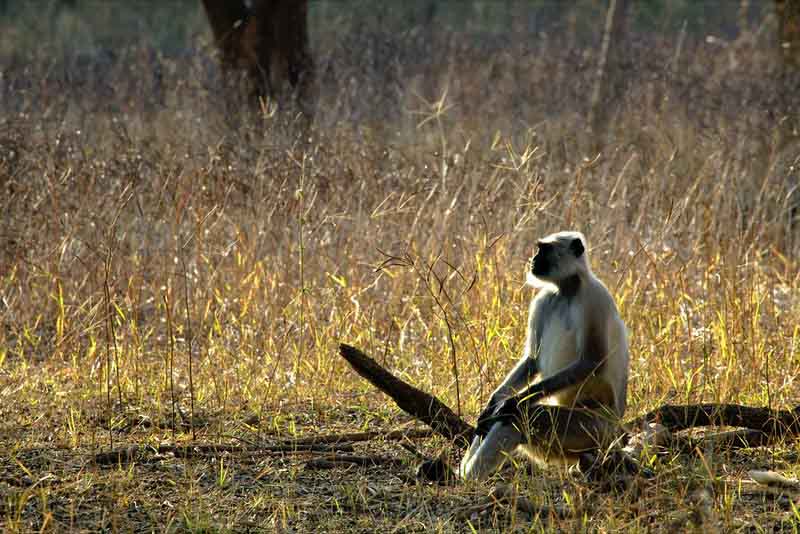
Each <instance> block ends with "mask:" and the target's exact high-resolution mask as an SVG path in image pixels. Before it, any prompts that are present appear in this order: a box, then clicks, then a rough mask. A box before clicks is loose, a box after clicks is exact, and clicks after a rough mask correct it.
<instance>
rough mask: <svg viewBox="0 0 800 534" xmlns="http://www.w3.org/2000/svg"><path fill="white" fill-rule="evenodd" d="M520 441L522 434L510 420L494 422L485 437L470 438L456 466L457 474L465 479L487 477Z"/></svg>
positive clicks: (522, 439)
mask: <svg viewBox="0 0 800 534" xmlns="http://www.w3.org/2000/svg"><path fill="white" fill-rule="evenodd" d="M522 443H524V438H523V436H522V434H521V433H520V432H519V430H517V429H516V428H515V427H514V425H513V424H511V422H505V421H501V422H497V423H495V424H494V426H492V428H491V430H489V433H488V434H486V437H484V438H482V437H480V436H475V439H473V440H472V444H471V445H470V446H469V449H468V450H467V453H466V454H465V455H464V459H463V460H461V465H460V466H459V468H458V474H459V476H460V477H461V478H463V479H465V480H481V479H483V478H486V477H488V476H489V475H491V474H492V473H494V471H495V470H496V469H497V468H498V467H499V466H500V464H501V463H503V460H505V458H506V456H508V455H509V454H511V453H512V452H514V450H515V449H516V448H517V446H519V445H521V444H522Z"/></svg>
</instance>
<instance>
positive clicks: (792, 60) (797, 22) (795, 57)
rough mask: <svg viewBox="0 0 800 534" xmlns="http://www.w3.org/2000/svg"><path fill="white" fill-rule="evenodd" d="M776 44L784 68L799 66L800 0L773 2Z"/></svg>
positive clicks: (776, 0)
mask: <svg viewBox="0 0 800 534" xmlns="http://www.w3.org/2000/svg"><path fill="white" fill-rule="evenodd" d="M775 13H776V15H777V17H778V43H779V46H780V49H781V55H782V57H783V63H784V65H785V66H786V67H789V68H797V67H798V66H800V0H775Z"/></svg>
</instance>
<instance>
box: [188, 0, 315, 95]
mask: <svg viewBox="0 0 800 534" xmlns="http://www.w3.org/2000/svg"><path fill="white" fill-rule="evenodd" d="M203 7H204V8H205V11H206V15H207V16H208V21H209V23H210V25H211V30H212V32H213V34H214V41H215V42H216V44H217V47H218V48H219V50H220V53H221V55H222V64H223V67H224V68H225V69H226V70H237V69H242V70H244V71H245V72H246V73H247V75H248V78H249V79H250V81H251V83H252V84H253V89H254V95H255V96H257V97H265V96H270V97H274V98H279V99H280V97H281V96H283V95H285V94H287V93H291V92H295V93H296V95H297V97H298V100H299V101H300V103H301V106H305V105H306V104H308V103H309V102H308V99H309V98H310V86H311V81H312V80H311V76H312V62H311V53H310V50H309V39H308V23H307V18H308V0H254V1H253V2H252V8H251V9H248V8H247V6H246V5H245V3H244V2H243V1H242V0H203Z"/></svg>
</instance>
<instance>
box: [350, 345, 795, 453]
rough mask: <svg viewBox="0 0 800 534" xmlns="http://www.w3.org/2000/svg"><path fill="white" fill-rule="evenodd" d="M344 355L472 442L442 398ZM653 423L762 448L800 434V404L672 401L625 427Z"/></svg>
mask: <svg viewBox="0 0 800 534" xmlns="http://www.w3.org/2000/svg"><path fill="white" fill-rule="evenodd" d="M339 353H340V354H341V355H342V357H343V358H344V359H345V360H347V361H348V363H350V365H351V366H353V369H355V370H356V372H357V373H358V374H359V375H361V376H362V377H364V378H366V379H367V380H369V381H370V382H371V383H372V384H373V385H374V386H375V387H377V388H378V389H380V390H381V391H383V392H384V393H386V394H387V395H389V396H390V397H391V398H392V400H394V402H395V403H396V404H397V406H399V407H400V408H401V409H402V410H404V411H405V412H407V413H408V414H410V415H412V416H413V417H415V418H417V419H419V420H420V421H422V422H423V423H425V424H426V425H428V426H429V427H431V429H433V431H434V432H436V433H437V434H439V435H441V436H444V437H445V438H448V439H450V440H453V442H454V443H455V445H456V446H458V447H459V448H465V447H466V446H467V445H468V444H469V440H470V439H471V437H472V434H473V433H474V428H473V427H472V426H470V425H469V424H468V423H466V422H465V421H464V420H463V419H461V418H460V417H459V416H457V415H456V414H455V413H453V411H452V410H451V409H450V408H449V407H447V405H445V404H444V403H443V402H442V401H440V400H439V399H437V398H436V397H434V396H432V395H429V394H428V393H425V392H424V391H420V390H419V389H417V388H415V387H414V386H412V385H410V384H407V383H406V382H404V381H403V380H400V379H399V378H397V377H395V376H394V375H392V374H391V373H390V372H389V371H387V370H386V369H384V368H383V367H381V366H380V364H378V363H377V362H376V361H375V360H373V359H372V358H370V357H369V356H367V355H366V354H364V353H363V352H361V351H360V350H358V349H356V348H355V347H351V346H350V345H345V344H341V345H339ZM650 422H658V423H660V424H661V425H662V426H663V427H665V428H666V429H667V430H669V431H670V432H678V431H681V430H686V429H688V428H695V427H703V426H729V427H738V428H743V429H747V430H745V431H737V432H733V433H721V434H718V435H712V436H709V439H710V440H713V442H714V444H715V445H716V446H718V447H724V446H728V447H730V448H741V447H761V446H765V445H767V444H769V443H773V442H774V441H775V440H777V439H779V438H782V437H797V436H800V406H798V407H796V408H794V409H793V410H773V409H770V408H758V407H753V406H742V405H739V404H687V405H670V404H667V405H664V406H662V407H660V408H658V409H656V410H653V411H651V412H649V413H647V414H645V415H643V416H642V417H638V418H636V419H634V420H632V421H630V422H629V423H627V424H626V425H624V426H626V427H627V428H633V429H638V428H643V427H645V425H646V424H647V423H650ZM701 443H702V442H701Z"/></svg>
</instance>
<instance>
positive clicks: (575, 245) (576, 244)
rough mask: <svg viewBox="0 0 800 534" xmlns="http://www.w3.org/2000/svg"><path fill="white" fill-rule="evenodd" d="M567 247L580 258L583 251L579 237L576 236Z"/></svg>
mask: <svg viewBox="0 0 800 534" xmlns="http://www.w3.org/2000/svg"><path fill="white" fill-rule="evenodd" d="M569 249H570V250H571V251H572V253H573V254H575V257H576V258H580V257H581V254H583V251H584V248H583V241H581V240H580V239H579V238H577V237H576V238H575V239H573V240H572V242H571V243H570V244H569Z"/></svg>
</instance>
